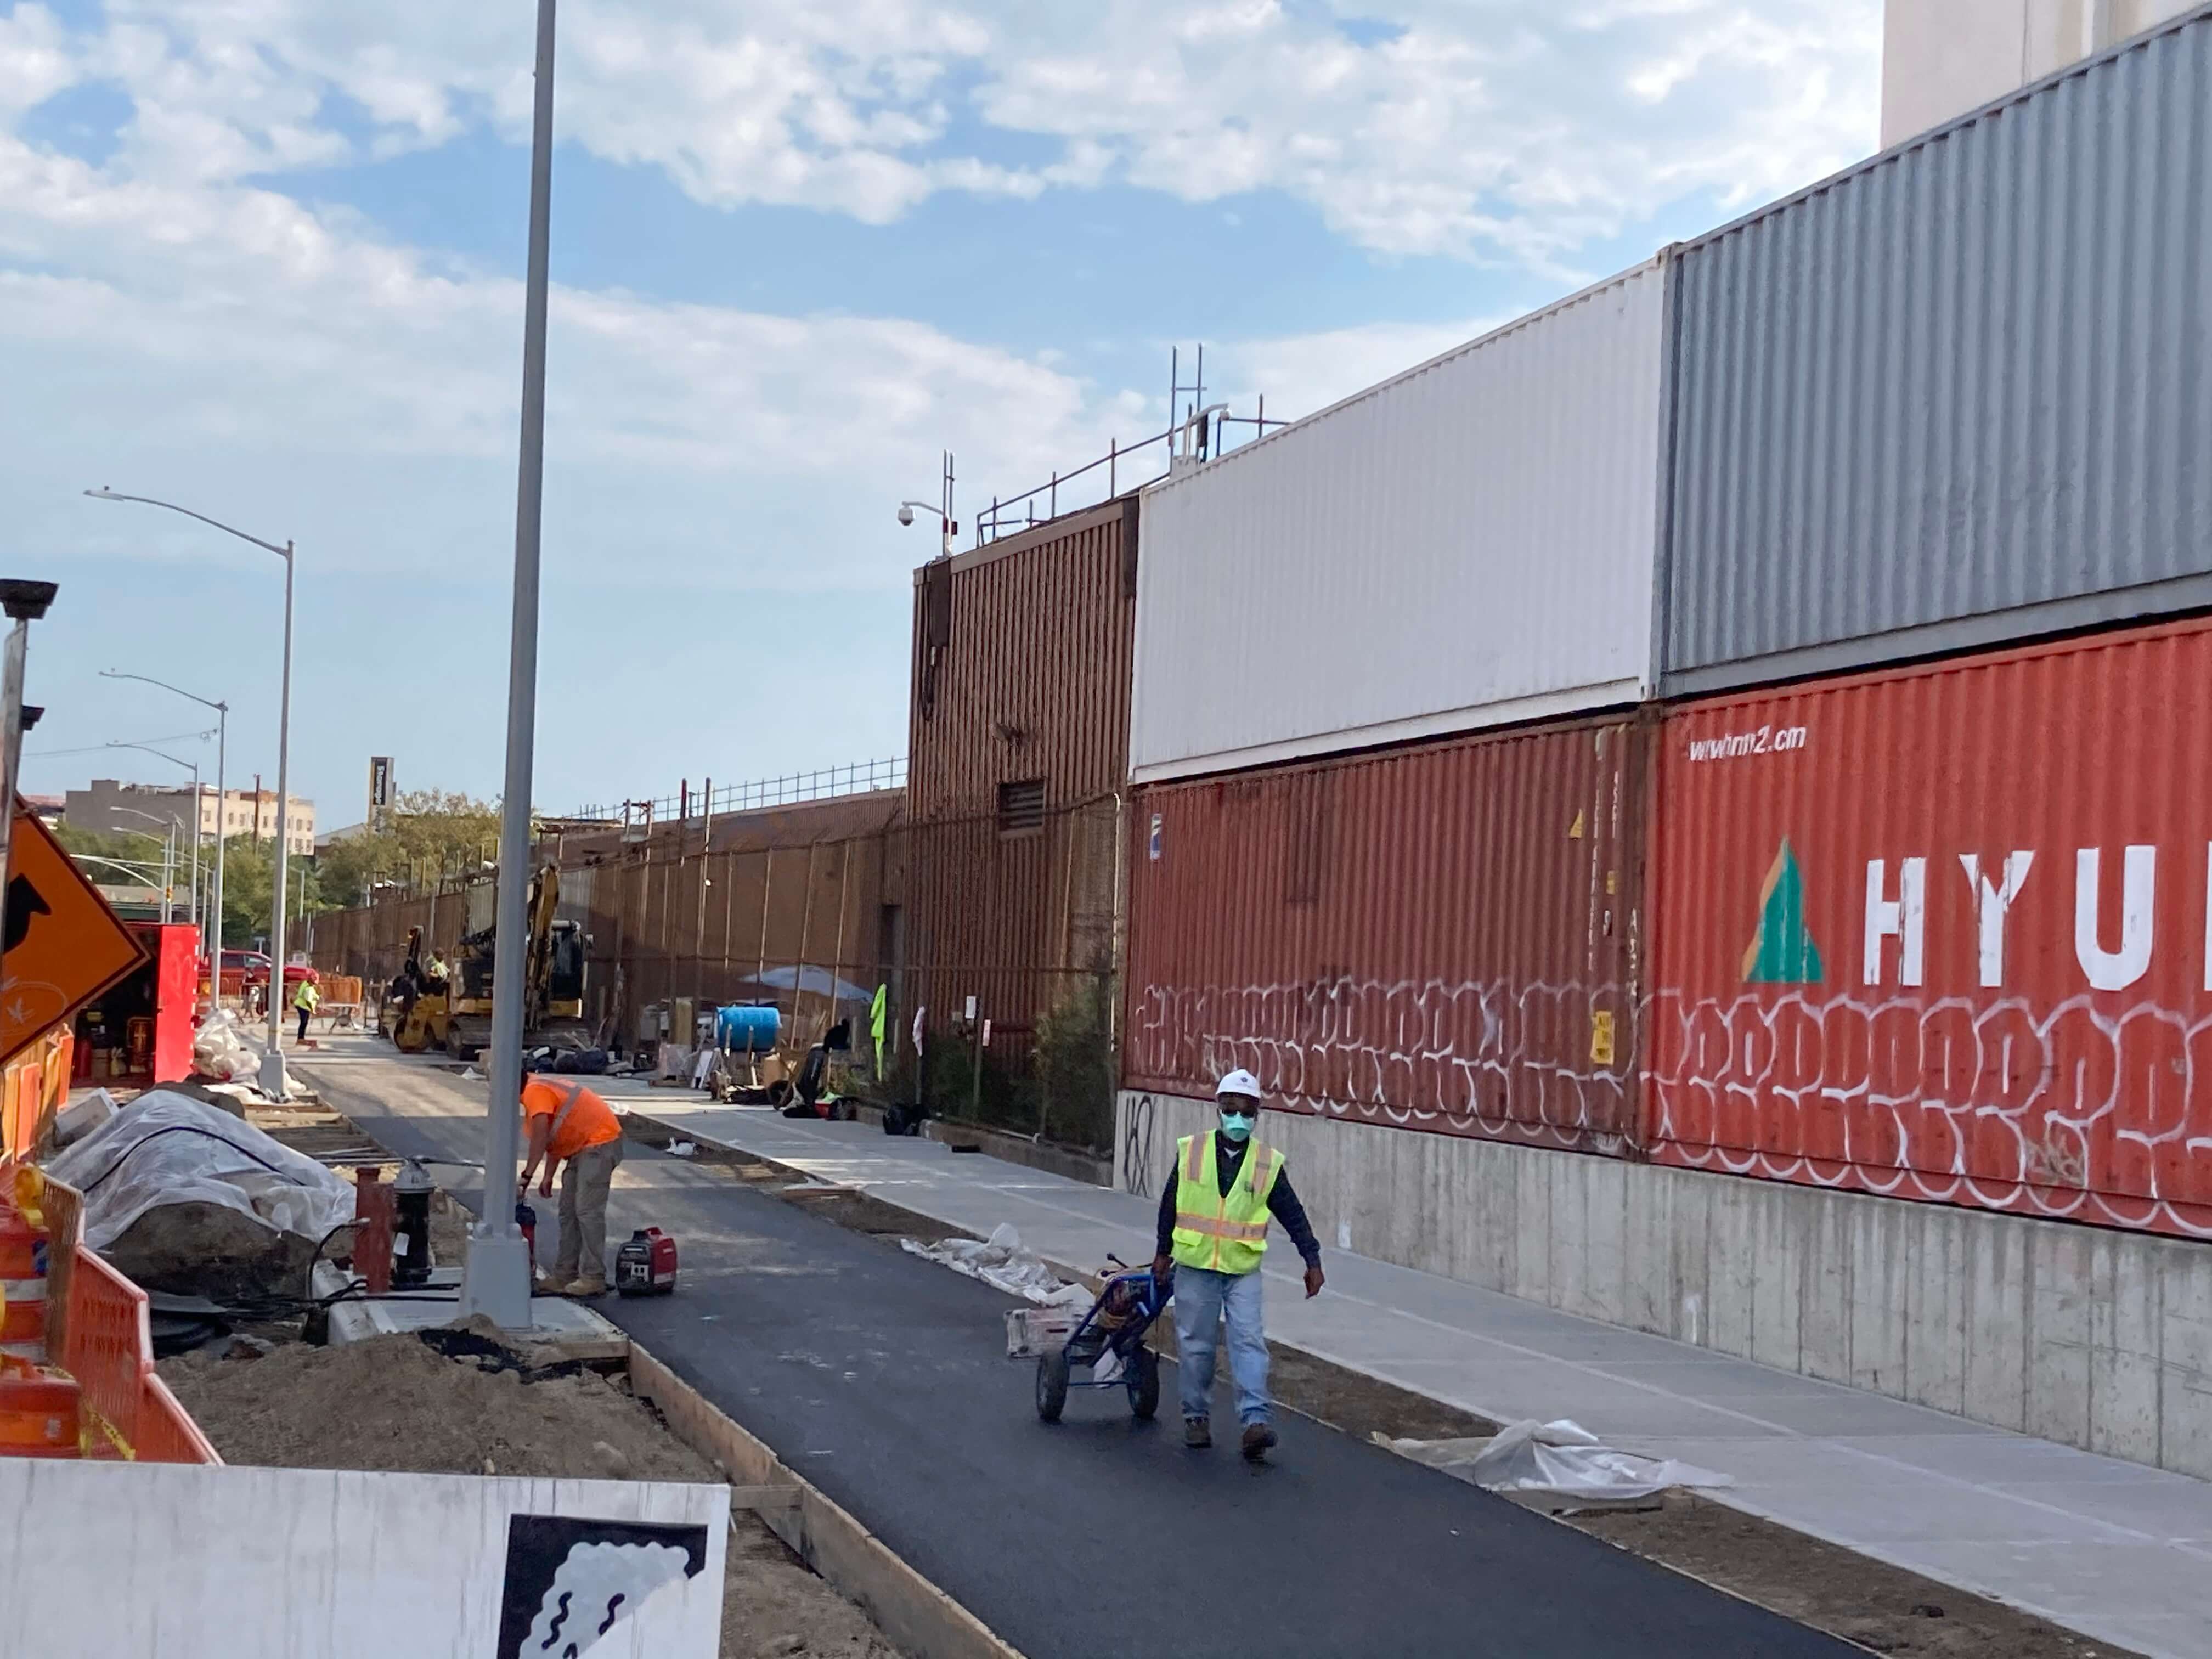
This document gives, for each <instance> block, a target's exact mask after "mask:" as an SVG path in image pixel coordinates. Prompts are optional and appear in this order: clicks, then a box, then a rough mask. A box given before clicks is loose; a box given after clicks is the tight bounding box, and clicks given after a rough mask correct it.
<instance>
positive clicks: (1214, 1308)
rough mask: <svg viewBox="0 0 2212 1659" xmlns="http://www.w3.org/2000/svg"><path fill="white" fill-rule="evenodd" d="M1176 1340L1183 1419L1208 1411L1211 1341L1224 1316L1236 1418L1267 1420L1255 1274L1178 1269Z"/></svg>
mask: <svg viewBox="0 0 2212 1659" xmlns="http://www.w3.org/2000/svg"><path fill="white" fill-rule="evenodd" d="M1175 1310H1176V1344H1177V1346H1178V1349H1179V1352H1180V1364H1179V1365H1178V1366H1177V1369H1178V1370H1180V1371H1181V1372H1182V1414H1183V1419H1184V1421H1186V1422H1190V1421H1194V1420H1195V1421H1199V1422H1203V1421H1205V1420H1206V1419H1208V1418H1211V1417H1212V1415H1213V1344H1214V1334H1215V1333H1216V1332H1217V1331H1218V1329H1219V1328H1220V1326H1221V1321H1222V1317H1223V1316H1224V1315H1226V1316H1227V1317H1228V1320H1229V1374H1230V1375H1231V1376H1233V1377H1235V1378H1236V1379H1237V1421H1238V1422H1240V1423H1243V1424H1244V1425H1246V1426H1247V1427H1249V1426H1250V1425H1252V1424H1255V1423H1264V1422H1266V1421H1267V1331H1266V1329H1265V1328H1263V1327H1262V1326H1261V1320H1260V1275H1259V1273H1258V1272H1257V1271H1256V1270H1255V1271H1254V1272H1252V1273H1215V1272H1213V1271H1212V1270H1211V1269H1210V1268H1206V1267H1180V1266H1179V1267H1176V1273H1175Z"/></svg>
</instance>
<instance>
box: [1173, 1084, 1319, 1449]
mask: <svg viewBox="0 0 2212 1659" xmlns="http://www.w3.org/2000/svg"><path fill="white" fill-rule="evenodd" d="M1213 1097H1214V1105H1215V1108H1216V1109H1217V1110H1218V1114H1219V1118H1220V1121H1219V1122H1218V1125H1217V1126H1216V1127H1213V1128H1212V1129H1209V1130H1207V1131H1206V1133H1204V1134H1199V1135H1185V1136H1184V1137H1183V1138H1182V1139H1181V1140H1178V1141H1177V1142H1176V1164H1175V1169H1174V1170H1173V1171H1171V1172H1170V1175H1169V1176H1168V1179H1167V1183H1166V1188H1165V1190H1164V1191H1163V1192H1162V1193H1161V1194H1160V1214H1159V1239H1158V1249H1157V1253H1156V1255H1154V1257H1153V1261H1152V1271H1153V1272H1154V1273H1158V1274H1160V1275H1162V1276H1164V1275H1165V1274H1166V1273H1167V1272H1168V1271H1169V1268H1170V1264H1172V1266H1173V1268H1174V1271H1175V1308H1176V1343H1177V1345H1178V1352H1179V1354H1180V1357H1181V1360H1182V1364H1180V1365H1179V1366H1178V1367H1177V1370H1178V1371H1179V1373H1180V1375H1181V1376H1182V1441H1183V1444H1185V1445H1186V1446H1189V1447H1192V1448H1194V1449H1204V1448H1206V1447H1208V1446H1211V1445H1212V1443H1213V1350H1214V1344H1215V1341H1216V1340H1217V1334H1218V1332H1219V1330H1220V1328H1221V1326H1222V1324H1223V1322H1227V1325H1228V1328H1229V1370H1230V1375H1231V1376H1233V1377H1234V1378H1235V1379H1236V1383H1237V1419H1238V1420H1239V1421H1240V1422H1242V1423H1243V1425H1244V1440H1243V1450H1244V1455H1245V1456H1246V1457H1247V1458H1249V1459H1250V1460H1251V1461H1252V1462H1259V1461H1260V1459H1261V1458H1263V1457H1265V1456H1266V1455H1267V1452H1268V1450H1269V1449H1270V1448H1272V1447H1273V1445H1274V1444H1275V1431H1274V1427H1273V1425H1272V1424H1271V1423H1270V1422H1269V1421H1268V1400H1267V1330H1266V1328H1265V1327H1264V1325H1263V1323H1262V1321H1261V1306H1260V1263H1261V1261H1262V1259H1263V1258H1264V1257H1265V1256H1266V1255H1267V1219H1268V1218H1269V1217H1270V1216H1273V1218H1275V1219H1276V1220H1278V1221H1279V1222H1281V1223H1282V1224H1283V1231H1285V1232H1286V1233H1288V1234H1290V1236H1291V1243H1293V1244H1295V1245H1296V1246H1297V1251H1298V1255H1300V1256H1301V1257H1302V1258H1303V1259H1304V1261H1305V1264H1306V1294H1307V1295H1308V1296H1309V1297H1315V1296H1319V1295H1320V1294H1321V1287H1322V1283H1323V1281H1324V1276H1323V1274H1322V1270H1321V1243H1320V1241H1319V1240H1318V1239H1316V1238H1315V1237H1314V1231H1313V1226H1312V1225H1311V1224H1310V1222H1308V1221H1307V1219H1306V1212H1305V1206H1304V1205H1302V1204H1300V1203H1299V1202H1298V1195H1297V1194H1296V1193H1295V1192H1293V1191H1292V1190H1291V1178H1290V1176H1289V1175H1288V1174H1287V1173H1286V1172H1285V1170H1284V1168H1283V1155H1282V1153H1281V1152H1279V1150H1277V1149H1276V1148H1274V1147H1273V1146H1261V1144H1260V1143H1259V1142H1258V1141H1256V1140H1255V1139H1252V1132H1253V1129H1254V1127H1255V1125H1256V1124H1257V1123H1258V1122H1259V1119H1260V1080H1259V1079H1257V1078H1255V1077H1254V1076H1253V1075H1252V1073H1249V1072H1243V1071H1237V1072H1231V1073H1229V1075H1228V1076H1226V1077H1225V1078H1223V1079H1221V1081H1220V1082H1219V1083H1218V1084H1216V1085H1214V1091H1213Z"/></svg>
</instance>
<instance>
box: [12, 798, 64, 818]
mask: <svg viewBox="0 0 2212 1659" xmlns="http://www.w3.org/2000/svg"><path fill="white" fill-rule="evenodd" d="M23 805H26V806H27V807H29V808H30V809H31V816H32V817H34V818H43V819H44V820H45V821H46V823H61V822H62V821H63V820H62V814H63V813H64V811H67V810H68V808H69V798H68V797H67V796H65V795H25V796H24V797H23Z"/></svg>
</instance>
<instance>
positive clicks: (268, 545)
mask: <svg viewBox="0 0 2212 1659" xmlns="http://www.w3.org/2000/svg"><path fill="white" fill-rule="evenodd" d="M84 493H85V494H86V495H89V496H91V497H92V499H93V500H94V501H136V502H137V503H138V504H139V505H140V506H142V507H167V508H168V509H169V511H170V512H172V513H183V514H184V515H185V517H186V518H188V519H197V520H199V521H200V522H201V523H202V524H204V525H206V526H209V527H210V528H211V529H215V530H220V531H222V532H223V534H225V535H226V536H235V537H237V538H238V539H239V540H240V541H242V542H252V544H254V545H255V546H256V547H258V548H263V549H265V550H267V551H269V552H271V553H274V554H275V555H276V556H277V557H278V558H280V559H283V560H285V561H286V562H289V561H290V559H291V557H292V550H291V549H290V548H289V547H279V546H277V545H276V543H274V542H264V541H263V540H262V539H261V538H260V537H258V536H249V535H247V534H246V532H244V531H243V530H240V529H237V528H235V527H234V526H230V525H227V524H225V523H224V522H223V521H222V520H220V519H210V517H208V515H207V514H206V513H195V512H193V511H192V510H191V508H190V507H179V506H178V505H177V504H176V503H175V502H174V501H155V499H154V498H153V497H152V496H151V495H118V494H117V493H116V492H115V491H114V490H112V489H108V488H107V487H106V485H105V484H103V485H101V486H100V488H99V489H88V490H86V491H85V492H84ZM132 678H138V677H137V676H133V677H132ZM171 689H172V690H174V689H175V688H173V687H172V688H171ZM181 695H183V696H191V693H190V692H185V693H183V694H181ZM194 701H197V699H194Z"/></svg>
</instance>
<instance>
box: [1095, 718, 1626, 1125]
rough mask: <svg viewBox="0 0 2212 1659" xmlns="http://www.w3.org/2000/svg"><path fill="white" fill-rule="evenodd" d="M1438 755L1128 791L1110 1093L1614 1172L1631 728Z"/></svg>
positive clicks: (1591, 728)
mask: <svg viewBox="0 0 2212 1659" xmlns="http://www.w3.org/2000/svg"><path fill="white" fill-rule="evenodd" d="M1649 730H1650V727H1649V726H1647V725H1644V724H1643V723H1640V722H1638V721H1633V720H1631V721H1607V722H1599V721H1590V722H1583V723H1578V724H1576V725H1572V726H1562V727H1554V728H1552V729H1549V730H1544V731H1524V732H1516V733H1513V734H1510V735H1499V736H1493V737H1487V738H1450V739H1446V740H1443V741H1438V742H1435V743H1431V744H1424V745H1421V746H1419V747H1415V748H1407V749H1403V750H1395V751H1393V752H1389V753H1383V754H1375V755H1368V756H1363V757H1358V758H1345V759H1339V760H1334V761H1326V762H1322V763H1308V764H1304V765H1294V766H1290V767H1284V768H1279V769H1272V770H1268V771H1264V772H1258V773H1248V774H1243V775H1238V776H1235V777H1231V778H1225V779H1220V780H1217V781H1197V782H1188V781H1186V782H1179V783H1172V784H1161V785H1155V786H1152V787H1146V788H1142V789H1139V791H1138V792H1137V793H1136V796H1135V798H1134V799H1133V802H1132V805H1131V818H1132V846H1131V851H1130V854H1129V858H1130V870H1131V883H1130V895H1129V946H1128V950H1129V965H1128V974H1127V981H1128V997H1127V1020H1126V1024H1125V1032H1126V1036H1125V1042H1124V1048H1123V1056H1122V1072H1123V1081H1124V1085H1125V1086H1126V1087H1129V1088H1138V1089H1158V1090H1162V1091H1169V1092H1173V1093H1178V1094H1185V1095H1200V1096H1203V1095H1207V1094H1210V1093H1211V1092H1212V1087H1213V1082H1214V1079H1217V1078H1218V1077H1219V1076H1220V1075H1221V1074H1222V1073H1225V1072H1226V1071H1228V1070H1230V1069H1231V1067H1233V1066H1244V1067H1246V1068H1248V1069H1249V1070H1251V1071H1252V1072H1254V1073H1257V1074H1258V1076H1259V1078H1260V1080H1261V1085H1262V1086H1263V1087H1265V1088H1266V1089H1267V1092H1268V1096H1269V1099H1270V1103H1271V1104H1274V1105H1280V1106H1285V1107H1287V1108H1289V1109H1292V1110H1299V1111H1307V1112H1320V1113H1326V1114H1328V1115H1333V1116H1340V1117H1348V1118H1352V1119H1356V1120H1358V1121H1364V1122H1370V1123H1387V1124H1396V1125H1400V1126H1401V1127H1408V1128H1416V1129H1428V1130H1434V1131H1439V1132H1442V1133H1449V1134H1460V1135H1474V1136H1482V1137H1486V1138H1490V1139H1505V1140H1518V1141H1524V1142H1528V1143H1532V1144H1534V1145H1539V1146H1565V1147H1576V1148H1581V1149H1584V1150H1589V1151H1599V1152H1620V1151H1623V1150H1625V1147H1626V1142H1627V1140H1628V1138H1629V1137H1630V1136H1631V1134H1632V1131H1633V1130H1634V1127H1635V1124H1636V1116H1637V1096H1638V1085H1637V1083H1636V1076H1637V1066H1638V1015H1637V1010H1638V1005H1639V989H1638V977H1639V973H1640V969H1641V962H1640V952H1641V949H1642V945H1641V937H1640V935H1641V926H1640V921H1639V917H1638V905H1639V902H1640V894H1641V890H1642V882H1643V863H1644V806H1645V797H1644V789H1645V784H1644V779H1645V772H1646V767H1645V755H1646V752H1647V750H1648V746H1649V744H1648V738H1647V737H1646V733H1647V732H1649Z"/></svg>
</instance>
